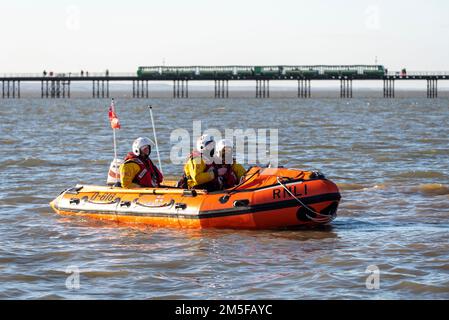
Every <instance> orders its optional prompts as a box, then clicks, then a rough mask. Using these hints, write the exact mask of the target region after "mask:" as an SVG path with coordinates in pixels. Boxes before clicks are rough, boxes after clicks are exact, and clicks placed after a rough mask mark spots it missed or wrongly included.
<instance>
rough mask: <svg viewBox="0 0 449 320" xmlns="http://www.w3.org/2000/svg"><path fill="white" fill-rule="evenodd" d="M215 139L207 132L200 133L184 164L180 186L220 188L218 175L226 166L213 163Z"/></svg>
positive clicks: (209, 189)
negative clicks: (222, 166) (220, 166)
mask: <svg viewBox="0 0 449 320" xmlns="http://www.w3.org/2000/svg"><path fill="white" fill-rule="evenodd" d="M214 154H215V141H214V139H213V137H212V136H210V135H208V134H204V135H202V136H201V137H200V138H199V139H198V141H197V145H196V150H195V151H193V152H192V153H191V154H190V155H189V158H188V160H187V163H186V164H185V166H184V177H183V180H184V182H182V181H183V180H182V181H181V184H179V186H180V187H184V188H186V187H187V188H189V189H206V190H208V191H215V190H220V189H221V188H222V184H221V183H220V181H221V179H219V177H221V176H223V175H224V174H225V173H226V168H218V167H217V165H216V164H215V163H214Z"/></svg>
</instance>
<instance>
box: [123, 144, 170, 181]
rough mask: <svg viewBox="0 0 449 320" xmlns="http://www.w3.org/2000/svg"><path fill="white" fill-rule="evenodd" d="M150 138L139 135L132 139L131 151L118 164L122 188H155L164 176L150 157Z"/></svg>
mask: <svg viewBox="0 0 449 320" xmlns="http://www.w3.org/2000/svg"><path fill="white" fill-rule="evenodd" d="M152 145H154V143H153V141H151V139H149V138H146V137H139V138H137V139H136V140H134V143H133V145H132V152H129V153H128V154H127V155H126V157H125V162H124V163H123V164H122V165H120V183H121V186H122V188H139V187H143V188H156V187H159V186H160V184H161V182H162V180H163V179H164V177H163V176H162V173H161V172H160V171H159V169H158V168H157V167H156V166H155V165H154V163H153V161H151V159H150V154H151V146H152Z"/></svg>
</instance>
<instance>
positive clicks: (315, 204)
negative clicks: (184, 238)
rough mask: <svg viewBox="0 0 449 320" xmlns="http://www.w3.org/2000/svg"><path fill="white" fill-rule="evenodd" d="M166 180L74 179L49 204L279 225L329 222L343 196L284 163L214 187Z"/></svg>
mask: <svg viewBox="0 0 449 320" xmlns="http://www.w3.org/2000/svg"><path fill="white" fill-rule="evenodd" d="M165 184H166V186H162V187H160V188H135V189H123V188H119V187H108V186H92V185H77V186H76V187H74V188H70V189H67V190H65V191H63V192H62V193H61V194H60V195H59V196H58V197H57V198H56V199H55V200H53V201H52V202H51V203H50V205H51V207H52V208H53V209H54V210H55V211H56V212H57V213H59V214H62V215H74V216H82V217H88V218H94V219H101V220H110V221H115V222H122V223H139V224H146V225H150V226H158V227H160V226H163V227H181V228H232V229H279V228H294V227H299V226H311V227H313V226H317V225H323V224H328V223H330V222H331V221H332V220H333V219H334V218H335V217H336V214H337V207H338V204H339V201H340V198H341V196H340V192H339V190H338V187H337V186H336V185H335V184H334V183H333V182H332V181H330V180H327V179H326V178H325V177H324V176H323V175H322V174H320V173H318V172H310V171H301V170H297V169H285V168H261V167H253V168H251V169H250V170H249V171H248V172H247V173H246V175H245V177H244V179H243V182H242V183H240V184H239V185H237V186H236V187H234V188H232V189H228V190H222V191H217V192H207V191H205V190H187V189H179V188H176V187H173V186H170V185H169V184H170V183H169V182H165ZM172 184H173V183H172Z"/></svg>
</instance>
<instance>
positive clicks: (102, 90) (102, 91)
mask: <svg viewBox="0 0 449 320" xmlns="http://www.w3.org/2000/svg"><path fill="white" fill-rule="evenodd" d="M101 97H102V98H104V80H102V81H101Z"/></svg>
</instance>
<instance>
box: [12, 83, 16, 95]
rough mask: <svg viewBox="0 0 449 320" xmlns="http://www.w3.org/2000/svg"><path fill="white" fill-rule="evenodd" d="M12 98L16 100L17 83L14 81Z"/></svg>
mask: <svg viewBox="0 0 449 320" xmlns="http://www.w3.org/2000/svg"><path fill="white" fill-rule="evenodd" d="M12 98H13V99H15V98H16V82H15V81H14V80H13V81H12Z"/></svg>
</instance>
